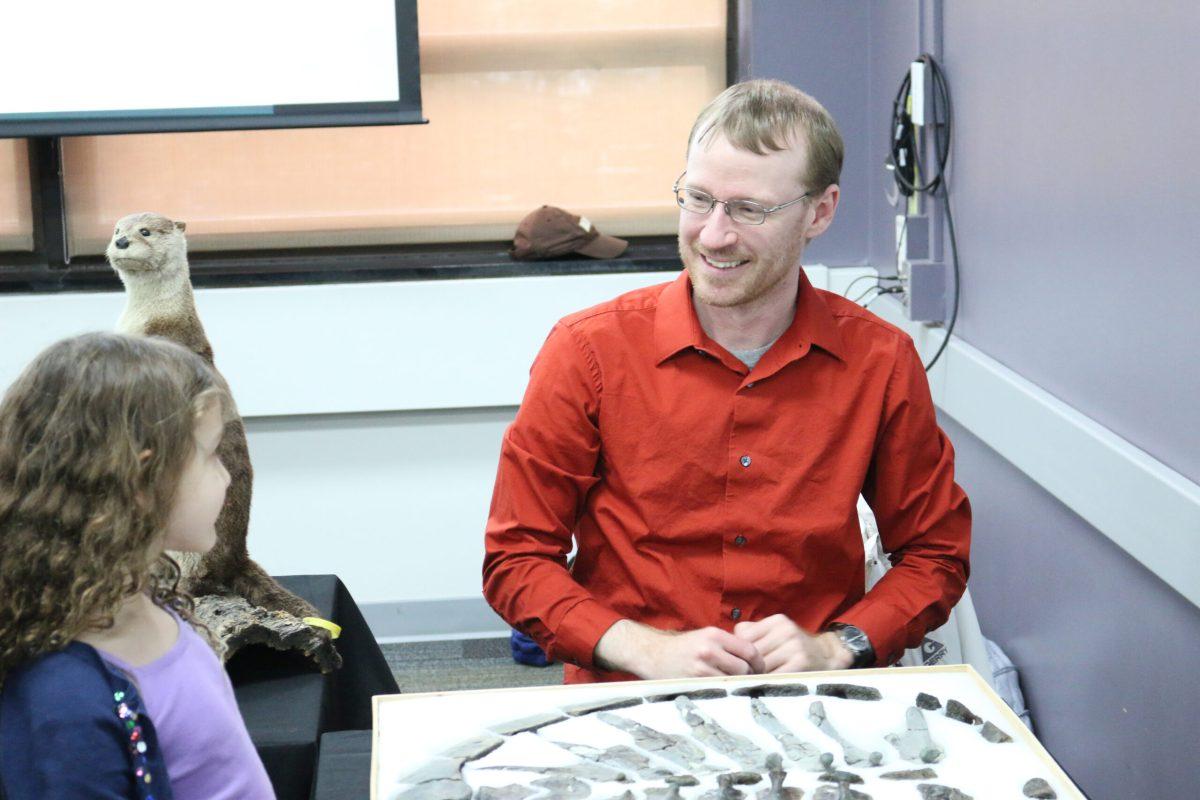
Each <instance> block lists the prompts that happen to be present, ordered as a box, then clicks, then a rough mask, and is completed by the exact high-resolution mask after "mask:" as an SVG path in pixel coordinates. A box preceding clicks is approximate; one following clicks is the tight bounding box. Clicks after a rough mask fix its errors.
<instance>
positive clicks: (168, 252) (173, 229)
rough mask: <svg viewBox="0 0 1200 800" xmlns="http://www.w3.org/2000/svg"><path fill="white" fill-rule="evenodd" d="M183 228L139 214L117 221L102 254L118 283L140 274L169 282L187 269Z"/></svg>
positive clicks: (145, 214) (169, 221) (157, 218)
mask: <svg viewBox="0 0 1200 800" xmlns="http://www.w3.org/2000/svg"><path fill="white" fill-rule="evenodd" d="M185 228H186V225H184V223H182V222H173V221H171V220H169V219H167V218H166V217H164V216H163V215H162V214H153V213H150V212H142V213H139V214H130V215H129V216H127V217H122V218H121V219H120V221H118V222H117V227H116V230H114V231H113V236H112V239H111V240H110V241H109V243H108V249H106V250H105V251H104V255H105V256H107V257H108V263H109V264H112V267H113V269H115V270H116V271H117V274H118V275H120V276H121V279H122V280H126V279H128V278H136V277H139V276H142V275H145V276H150V275H153V276H155V277H156V278H158V279H160V280H162V279H168V280H169V279H171V278H174V277H175V276H176V274H177V273H179V272H186V270H187V240H186V239H185V238H184V236H183V231H184V229H185Z"/></svg>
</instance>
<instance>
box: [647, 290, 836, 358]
mask: <svg viewBox="0 0 1200 800" xmlns="http://www.w3.org/2000/svg"><path fill="white" fill-rule="evenodd" d="M710 342H711V340H710V339H709V338H708V335H707V334H705V333H704V329H703V328H702V327H701V326H700V318H699V317H697V316H696V308H695V306H693V305H692V283H691V280H690V279H689V278H688V274H687V270H686V269H685V270H683V271H682V272H680V273H679V277H678V278H676V279H675V280H674V281H672V282H671V283H670V284H668V285H667V287H666V288H665V289H664V290H663V293H662V294H661V295H660V296H659V301H658V309H657V311H656V312H655V317H654V346H655V363H656V364H661V363H662V362H664V361H666V360H667V359H668V358H670V357H671V356H673V355H675V354H676V353H678V352H679V351H681V350H684V349H686V348H689V347H691V348H695V349H696V350H702V351H703V350H707V349H710V348H711V347H712V344H711V343H710ZM778 343H782V344H783V347H784V348H785V349H790V350H792V352H794V353H795V355H796V357H799V356H800V355H803V354H804V353H806V352H808V350H809V345H815V346H817V347H819V348H821V349H822V350H824V351H825V352H827V353H829V354H830V355H832V356H834V357H835V358H837V359H839V360H841V361H845V360H846V356H845V344H844V343H843V342H842V337H841V334H840V333H838V329H837V323H836V322H835V321H834V319H833V314H832V313H830V311H829V307H828V306H827V305H825V301H824V300H823V299H822V298H821V296H820V295H819V294H818V293H817V290H816V289H814V288H813V287H812V284H811V283H809V282H808V276H807V275H805V274H804V270H803V269H801V270H800V285H799V288H798V289H797V292H796V316H795V318H793V319H792V324H791V325H789V326H788V328H787V330H785V331H784V332H783V334H782V335H780V337H779V342H778Z"/></svg>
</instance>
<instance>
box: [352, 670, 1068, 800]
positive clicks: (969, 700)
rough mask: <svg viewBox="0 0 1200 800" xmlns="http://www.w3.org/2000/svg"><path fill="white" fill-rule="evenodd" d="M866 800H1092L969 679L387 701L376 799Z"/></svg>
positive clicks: (791, 680)
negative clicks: (738, 799) (1026, 799)
mask: <svg viewBox="0 0 1200 800" xmlns="http://www.w3.org/2000/svg"><path fill="white" fill-rule="evenodd" d="M847 684H849V685H851V686H852V687H857V688H853V689H850V690H849V691H848V692H847V691H846V690H844V689H838V688H837V687H838V686H845V685H847ZM831 687H832V688H831ZM872 690H875V691H872ZM681 694H684V695H685V697H686V699H683V700H680V699H677V697H678V696H679V695H681ZM839 695H841V696H839ZM918 695H924V697H922V699H921V701H920V702H919V703H918V700H917V698H918ZM871 696H877V698H876V699H860V697H861V698H866V697H871ZM951 700H954V701H956V703H955V704H953V705H952V704H951V703H950V701H951ZM935 702H936V706H935ZM916 706H921V710H920V711H919V712H914V711H911V710H910V709H911V708H914V707H916ZM962 707H965V709H964V708H962ZM951 709H952V711H951V715H948V713H947V712H948V710H951ZM968 714H969V715H970V716H967V715H968ZM634 723H636V724H634ZM914 728H915V729H916V731H915V732H914V731H913V730H912V729H914ZM921 729H926V731H927V732H925V731H922V730H921ZM776 754H777V755H776ZM772 768H773V769H774V770H775V774H774V776H772V775H771V774H770V772H771V769H772ZM929 771H932V773H933V774H932V775H931V774H930V772H929ZM894 773H901V776H899V777H897V776H896V775H895V774H894ZM1033 779H1039V780H1040V781H1041V782H1042V783H1041V784H1034V785H1030V783H1029V782H1030V781H1031V780H1033ZM851 781H853V782H851ZM773 786H774V788H772V787H773ZM955 790H956V791H957V792H958V793H957V794H955V793H953V792H954V791H955ZM864 795H865V796H866V797H870V798H872V799H873V800H891V799H892V798H908V799H909V800H922V799H924V800H931V799H936V798H943V799H944V800H961V799H962V798H966V797H970V798H975V800H985V799H986V798H1018V799H1020V798H1024V797H1050V796H1051V795H1053V796H1056V797H1058V798H1082V797H1083V795H1082V794H1081V793H1080V792H1079V790H1078V789H1077V788H1076V787H1075V786H1074V784H1072V783H1071V781H1070V779H1069V778H1068V777H1067V775H1066V774H1065V773H1064V772H1063V771H1062V769H1060V768H1059V767H1058V765H1057V764H1056V763H1055V762H1054V760H1053V759H1052V758H1051V757H1050V755H1049V754H1048V753H1047V752H1046V750H1045V749H1044V748H1043V747H1042V746H1041V744H1040V743H1039V742H1038V741H1037V739H1036V738H1035V737H1034V736H1033V734H1032V733H1031V732H1030V731H1029V730H1028V729H1027V728H1025V726H1024V725H1022V724H1021V721H1020V720H1019V719H1018V718H1017V716H1016V715H1015V714H1013V713H1012V711H1011V710H1010V709H1009V708H1008V706H1007V705H1005V704H1004V701H1003V700H1001V699H1000V698H999V697H998V696H997V695H996V694H995V692H993V691H992V689H991V688H990V687H989V686H988V685H987V684H986V683H985V682H984V681H983V680H982V679H981V678H980V677H979V675H978V674H976V672H975V671H974V670H973V669H971V668H970V667H968V666H944V667H913V668H905V669H874V670H857V671H853V672H812V673H803V674H794V675H772V676H763V675H755V676H746V677H737V678H711V679H694V680H671V681H637V682H625V683H609V684H584V685H573V686H548V687H537V688H523V689H495V690H484V691H464V692H442V693H429V694H409V695H385V696H379V697H376V698H375V699H374V731H373V738H372V754H371V797H372V800H399V799H400V798H405V799H406V800H417V799H418V798H420V799H423V800H451V799H452V798H459V799H460V800H466V799H467V798H477V799H478V800H487V799H488V798H492V799H494V800H523V798H530V800H539V799H540V798H568V797H578V798H582V797H588V798H595V799H596V800H608V798H614V800H615V799H617V798H626V799H629V798H632V799H633V800H641V799H642V798H647V800H649V798H674V797H680V798H705V799H706V800H723V798H736V797H746V798H757V799H758V800H774V799H775V798H787V799H789V800H797V798H801V797H802V798H803V799H804V800H841V798H847V800H861V798H862V796H864Z"/></svg>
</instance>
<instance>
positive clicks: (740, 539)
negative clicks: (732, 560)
mask: <svg viewBox="0 0 1200 800" xmlns="http://www.w3.org/2000/svg"><path fill="white" fill-rule="evenodd" d="M733 543H734V544H736V545H737V546H738V547H742V546H743V545H745V544H746V537H745V536H742V535H741V534H738V536H737V538H735V539H734V540H733Z"/></svg>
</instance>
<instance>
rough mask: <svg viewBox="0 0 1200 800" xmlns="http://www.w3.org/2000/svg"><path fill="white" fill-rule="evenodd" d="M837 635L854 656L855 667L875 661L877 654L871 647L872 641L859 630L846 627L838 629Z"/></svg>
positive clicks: (850, 626) (851, 626)
mask: <svg viewBox="0 0 1200 800" xmlns="http://www.w3.org/2000/svg"><path fill="white" fill-rule="evenodd" d="M837 635H838V638H839V639H841V640H842V644H844V645H846V648H847V649H848V650H849V651H850V652H851V653H853V654H854V663H853V666H855V667H861V666H864V665H866V664H867V663H869V662H871V661H873V660H874V656H875V652H874V650H873V648H872V647H871V640H870V639H868V638H867V635H866V634H865V633H863V632H862V631H860V630H859V629H858V628H856V627H854V626H853V625H846V626H843V627H841V628H838V629H837Z"/></svg>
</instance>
